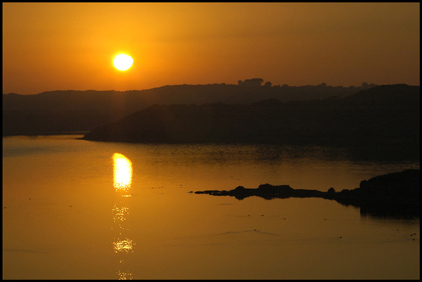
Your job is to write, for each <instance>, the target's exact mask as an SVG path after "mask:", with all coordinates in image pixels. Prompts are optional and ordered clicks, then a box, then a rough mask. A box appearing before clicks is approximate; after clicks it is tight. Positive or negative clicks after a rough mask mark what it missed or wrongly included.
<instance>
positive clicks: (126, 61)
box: [113, 54, 133, 71]
mask: <svg viewBox="0 0 422 282" xmlns="http://www.w3.org/2000/svg"><path fill="white" fill-rule="evenodd" d="M113 63H114V66H115V67H116V69H118V70H120V71H125V70H127V69H128V68H130V67H131V66H132V64H133V59H132V57H131V56H129V55H126V54H119V55H117V56H116V57H115V58H114V61H113Z"/></svg>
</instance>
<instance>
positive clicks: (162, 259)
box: [3, 136, 420, 279]
mask: <svg viewBox="0 0 422 282" xmlns="http://www.w3.org/2000/svg"><path fill="white" fill-rule="evenodd" d="M75 137H80V136H50V137H22V136H17V137H7V138H3V278H4V279H419V278H420V267H419V264H420V251H419V250H420V233H419V229H420V221H419V219H415V220H400V219H389V218H376V217H371V216H363V215H361V214H360V211H359V209H358V208H356V207H353V206H344V205H341V204H339V203H337V202H335V201H330V200H324V199H316V198H306V199H297V198H290V199H274V200H264V199H262V198H258V197H250V198H247V199H244V200H241V201H239V200H236V199H235V198H233V197H214V196H210V195H198V194H194V193H189V192H190V191H197V190H208V189H218V190H231V189H234V188H235V187H237V186H239V185H242V186H244V187H247V188H256V187H258V185H260V184H264V183H270V184H274V185H282V184H288V185H290V186H291V187H293V188H295V189H299V188H300V189H316V190H321V191H327V190H328V189H329V188H330V187H334V188H335V189H336V191H340V190H342V189H353V188H356V187H358V186H359V183H360V181H361V180H364V179H369V178H371V177H374V176H376V175H381V174H385V173H389V172H396V171H401V170H404V169H408V168H413V169H419V168H420V164H419V161H404V160H402V161H391V162H387V161H385V160H383V161H377V160H361V159H359V158H356V157H355V156H354V155H353V154H352V153H351V152H348V151H347V150H344V149H333V148H331V149H329V148H321V147H289V146H252V145H250V146H247V145H244V146H234V145H230V146H228V145H140V144H123V143H102V142H90V141H84V140H78V139H75ZM415 233H416V234H415Z"/></svg>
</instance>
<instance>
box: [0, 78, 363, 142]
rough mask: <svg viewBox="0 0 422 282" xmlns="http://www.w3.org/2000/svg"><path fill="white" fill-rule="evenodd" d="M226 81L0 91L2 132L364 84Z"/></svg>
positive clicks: (50, 130)
mask: <svg viewBox="0 0 422 282" xmlns="http://www.w3.org/2000/svg"><path fill="white" fill-rule="evenodd" d="M270 84H271V83H269V84H268V83H266V85H263V86H258V87H256V85H252V86H251V85H248V83H246V85H243V86H238V85H232V84H209V85H172V86H163V87H158V88H153V89H148V90H133V91H121V92H120V91H95V90H87V91H73V90H67V91H50V92H43V93H40V94H37V95H18V94H13V93H12V94H6V95H3V136H8V135H33V134H60V133H63V132H69V131H90V130H92V129H94V128H96V127H98V126H100V125H104V124H108V123H110V122H113V121H116V120H118V119H120V118H123V117H125V116H127V115H129V114H131V113H134V112H136V111H139V110H142V109H145V108H147V107H149V106H152V105H154V104H159V105H171V104H197V105H201V104H206V103H218V102H221V103H228V104H248V103H253V102H257V101H260V100H265V99H277V100H279V101H281V102H287V101H292V100H297V101H304V100H310V99H324V98H327V97H331V96H335V97H345V96H348V95H351V94H354V93H357V92H358V91H359V90H362V89H366V88H368V87H370V86H368V85H362V86H360V87H353V86H351V87H341V86H339V87H331V86H327V85H325V84H322V85H317V86H299V87H290V86H286V85H284V86H281V87H280V86H269V85H270Z"/></svg>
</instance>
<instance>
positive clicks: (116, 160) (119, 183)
mask: <svg viewBox="0 0 422 282" xmlns="http://www.w3.org/2000/svg"><path fill="white" fill-rule="evenodd" d="M113 174H114V177H113V184H114V188H115V189H116V191H121V192H128V191H129V189H130V186H131V185H132V162H131V161H130V160H129V159H128V158H126V157H125V156H124V155H122V154H119V153H115V154H114V155H113Z"/></svg>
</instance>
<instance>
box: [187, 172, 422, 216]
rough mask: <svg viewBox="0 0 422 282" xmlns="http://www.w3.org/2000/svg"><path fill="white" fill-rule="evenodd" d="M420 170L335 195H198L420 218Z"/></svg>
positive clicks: (285, 188)
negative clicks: (330, 203)
mask: <svg viewBox="0 0 422 282" xmlns="http://www.w3.org/2000/svg"><path fill="white" fill-rule="evenodd" d="M419 186H420V170H414V169H410V170H404V171H402V172H396V173H390V174H386V175H380V176H376V177H373V178H371V179H369V180H363V181H361V183H360V186H359V188H356V189H353V190H347V189H345V190H342V191H340V192H336V191H335V190H334V188H330V189H328V191H327V192H322V191H318V190H305V189H293V188H292V187H290V186H289V185H270V184H263V185H260V186H259V187H258V188H245V187H243V186H238V187H236V188H235V189H233V190H229V191H226V190H205V191H196V192H194V193H195V194H208V195H213V196H232V197H235V198H236V199H238V200H243V199H245V198H247V197H251V196H258V197H262V198H264V199H268V200H270V199H276V198H280V199H286V198H291V197H292V198H323V199H330V200H335V201H337V202H339V203H341V204H343V205H353V206H355V207H359V208H360V211H361V214H363V215H370V216H375V217H396V218H419V217H420V200H419V197H420V187H419Z"/></svg>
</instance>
